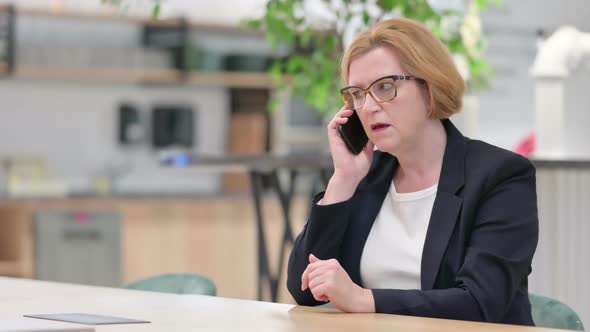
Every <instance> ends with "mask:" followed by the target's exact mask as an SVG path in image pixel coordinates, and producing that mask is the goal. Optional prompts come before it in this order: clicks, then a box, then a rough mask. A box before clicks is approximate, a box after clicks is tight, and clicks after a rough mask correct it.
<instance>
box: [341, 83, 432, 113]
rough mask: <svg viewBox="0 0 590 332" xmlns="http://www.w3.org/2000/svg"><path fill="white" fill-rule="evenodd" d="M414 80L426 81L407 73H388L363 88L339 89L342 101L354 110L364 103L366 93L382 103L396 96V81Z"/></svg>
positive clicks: (349, 87)
mask: <svg viewBox="0 0 590 332" xmlns="http://www.w3.org/2000/svg"><path fill="white" fill-rule="evenodd" d="M402 80H403V81H407V80H416V81H418V82H420V83H422V84H424V83H425V82H426V81H425V80H423V79H421V78H417V77H414V76H408V75H390V76H385V77H381V78H380V79H377V80H376V81H374V82H373V83H371V85H369V87H368V88H366V89H363V88H361V87H358V86H348V87H346V88H342V89H341V90H340V94H341V95H342V98H344V101H345V102H346V103H348V105H349V106H350V107H352V109H353V110H354V111H356V110H359V109H361V108H362V107H363V105H364V104H365V100H366V99H367V93H370V94H371V97H373V99H374V100H375V101H376V102H378V103H384V102H386V101H390V100H393V99H394V98H395V97H396V96H397V81H402Z"/></svg>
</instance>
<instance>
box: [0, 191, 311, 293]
mask: <svg viewBox="0 0 590 332" xmlns="http://www.w3.org/2000/svg"><path fill="white" fill-rule="evenodd" d="M266 200H269V201H266ZM307 208H308V200H307V197H305V198H304V199H295V200H294V201H293V207H292V210H291V211H292V214H293V220H294V222H293V224H294V231H295V232H299V230H300V229H301V228H302V227H303V223H304V222H305V215H306V213H307ZM71 211H88V212H89V213H88V216H82V217H83V218H82V220H84V219H86V218H88V219H87V220H88V221H89V223H88V224H86V225H79V224H77V223H76V221H79V220H80V219H79V217H80V215H77V214H76V213H74V214H72V213H71ZM263 213H264V215H265V216H266V217H267V218H266V220H267V223H266V227H265V230H266V232H267V236H266V238H267V245H268V248H269V255H270V257H269V258H270V262H277V261H278V257H277V256H278V253H279V245H280V243H281V237H280V235H281V234H282V233H281V232H282V223H281V220H282V214H281V209H280V207H279V204H278V201H277V200H276V199H271V198H265V202H264V203H263ZM254 216H255V214H254V209H253V204H252V201H251V199H250V198H249V197H242V196H237V197H232V198H228V197H223V198H215V197H210V198H202V199H183V198H176V199H139V198H136V199H132V198H130V199H42V200H34V199H31V200H25V199H22V200H0V275H2V276H12V277H24V278H51V279H55V278H54V277H53V276H55V275H56V274H59V273H64V272H65V271H66V270H65V269H69V270H71V265H78V266H80V267H81V268H88V271H73V273H74V274H76V277H77V280H80V278H82V277H84V278H89V276H88V275H85V274H87V273H100V272H101V271H102V270H101V271H98V272H92V271H96V269H97V267H96V266H105V265H106V266H111V267H112V265H111V264H112V263H113V260H112V259H111V258H112V253H113V252H115V251H118V252H119V257H118V258H117V259H118V264H119V269H120V279H119V280H118V284H117V285H118V286H121V285H124V284H127V283H129V282H132V281H136V280H138V279H142V278H145V277H149V276H153V275H156V274H161V273H172V272H193V273H201V274H204V275H207V276H209V277H210V278H212V279H213V280H215V282H216V284H217V286H218V293H219V295H220V296H225V297H234V298H242V299H255V298H256V260H257V255H256V222H255V217H254ZM72 221H73V222H74V224H72ZM90 222H92V223H95V222H96V225H97V226H96V227H97V228H92V227H91V228H88V230H89V231H87V228H86V227H82V226H89V225H90ZM117 222H118V223H119V225H118V228H119V232H120V234H119V237H120V249H117V250H114V249H113V248H111V249H106V248H104V247H103V244H104V243H105V242H108V243H111V244H112V245H113V246H114V247H116V246H117V244H116V243H115V241H112V240H111V241H106V240H105V237H111V238H114V237H116V236H115V235H114V233H115V231H114V228H115V225H116V224H117ZM103 224H104V225H103ZM35 225H36V226H35ZM77 226H81V227H77ZM45 229H47V230H46V231H45ZM80 230H81V231H80ZM39 232H46V233H47V235H45V236H44V235H42V234H38V233H39ZM68 232H69V234H67V233H68ZM101 232H103V234H104V235H98V234H99V233H101ZM109 234H110V235H109ZM43 237H46V239H43ZM64 237H65V238H69V239H68V240H64ZM47 238H48V239H49V240H48V239H47ZM36 239H39V240H40V241H37V240H36ZM57 239H60V240H57ZM54 241H58V242H60V243H59V245H58V247H59V248H60V249H59V250H57V249H51V250H47V249H44V248H45V247H46V246H47V242H49V244H51V243H52V242H54ZM77 242H87V243H84V244H81V243H77ZM80 248H82V249H80ZM85 248H86V249H85ZM74 250H75V251H80V250H81V252H72V251H74ZM39 251H43V254H42V255H41V257H38V256H37V255H36V254H35V253H36V252H39ZM99 253H100V254H102V255H104V257H102V258H98V259H97V258H96V256H97V255H98V254H99ZM286 255H288V253H286ZM72 257H74V258H72ZM107 257H108V258H107ZM38 258H40V259H41V260H44V259H46V260H45V262H48V261H51V262H54V264H55V265H56V266H53V267H51V268H50V269H64V270H61V271H52V272H51V271H50V272H51V273H52V275H49V276H48V274H47V272H44V271H41V270H38V271H36V270H35V267H38V268H40V269H45V268H44V266H43V265H44V264H45V263H44V262H38V261H37V260H38ZM107 259H108V260H109V262H107V261H106V260H107ZM94 264H96V265H95V266H93V265H94ZM276 268H277V267H276V266H272V269H273V270H275V271H276ZM108 269H110V268H108ZM108 269H107V268H103V270H105V271H106V270H108ZM285 271H286V270H285ZM102 272H104V271H102ZM102 279H103V280H105V279H106V277H105V276H103V277H102ZM61 280H65V279H61ZM282 280H283V281H284V280H286V279H284V276H283V279H282ZM75 282H78V281H75ZM90 282H92V280H90V281H89V283H90ZM117 285H115V286H117ZM280 294H281V296H280V297H279V298H280V300H281V301H282V302H289V301H291V297H290V295H288V292H287V290H286V287H285V283H284V282H282V283H281V290H280Z"/></svg>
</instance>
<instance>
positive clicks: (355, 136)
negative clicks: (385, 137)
mask: <svg viewBox="0 0 590 332" xmlns="http://www.w3.org/2000/svg"><path fill="white" fill-rule="evenodd" d="M338 133H339V134H340V137H342V140H343V141H344V143H345V144H346V147H347V148H348V151H350V153H352V154H354V155H357V154H359V153H361V151H363V149H364V148H365V146H366V145H367V142H368V141H369V138H368V137H367V133H365V130H364V129H363V124H362V123H361V119H359V116H358V115H357V114H356V111H354V112H353V113H352V115H351V116H350V117H349V118H348V122H346V123H345V124H343V125H339V126H338Z"/></svg>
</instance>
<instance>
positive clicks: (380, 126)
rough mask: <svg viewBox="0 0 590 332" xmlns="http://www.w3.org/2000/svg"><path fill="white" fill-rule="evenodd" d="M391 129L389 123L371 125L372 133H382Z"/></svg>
mask: <svg viewBox="0 0 590 332" xmlns="http://www.w3.org/2000/svg"><path fill="white" fill-rule="evenodd" d="M387 128H389V125H388V124H387V123H382V122H378V123H373V124H372V125H371V130H372V131H382V130H385V129H387Z"/></svg>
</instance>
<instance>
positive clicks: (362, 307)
mask: <svg viewBox="0 0 590 332" xmlns="http://www.w3.org/2000/svg"><path fill="white" fill-rule="evenodd" d="M359 288H360V292H359V296H358V299H357V303H358V308H357V310H356V312H359V313H360V312H365V313H367V312H368V313H373V312H375V298H374V297H373V291H372V290H371V289H368V288H362V287H359Z"/></svg>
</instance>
